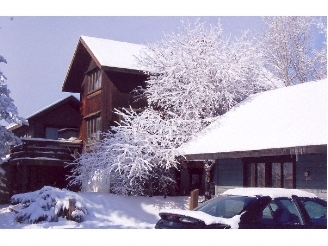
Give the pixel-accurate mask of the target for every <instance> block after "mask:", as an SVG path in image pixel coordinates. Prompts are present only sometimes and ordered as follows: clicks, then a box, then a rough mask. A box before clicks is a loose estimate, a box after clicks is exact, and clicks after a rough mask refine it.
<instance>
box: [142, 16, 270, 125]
mask: <svg viewBox="0 0 328 246" xmlns="http://www.w3.org/2000/svg"><path fill="white" fill-rule="evenodd" d="M182 24H183V25H182V29H181V30H180V32H179V33H173V34H171V35H166V36H165V38H164V39H163V40H162V41H160V42H157V43H153V44H149V45H148V46H147V50H146V52H144V54H143V55H141V56H140V57H139V62H140V63H141V64H142V65H143V66H144V67H145V70H146V71H151V72H150V73H149V74H150V77H149V79H148V80H147V81H146V82H147V88H146V90H145V91H144V96H145V97H146V98H147V100H148V102H149V104H150V105H151V106H152V107H154V108H155V109H160V110H164V111H169V112H174V113H176V114H178V115H179V116H180V117H182V118H183V119H194V120H198V119H205V118H209V117H215V116H218V115H221V114H223V113H225V112H226V111H228V110H229V109H230V108H231V107H233V106H234V105H235V104H236V103H238V102H240V101H241V100H243V99H245V98H246V97H247V96H248V95H250V94H253V93H256V92H259V91H263V90H267V89H271V88H273V87H274V86H275V84H274V81H273V80H272V77H271V76H270V74H269V73H268V72H267V71H266V70H264V69H263V58H262V54H261V53H260V52H259V45H258V43H256V42H255V39H252V38H251V37H250V35H249V34H248V33H247V32H245V33H243V34H242V35H241V37H239V38H236V39H233V40H232V39H229V38H225V37H224V35H223V30H222V27H221V25H220V23H218V25H217V26H211V27H209V28H206V25H205V23H202V22H200V21H197V22H196V23H195V24H190V23H182ZM197 131H198V129H197Z"/></svg>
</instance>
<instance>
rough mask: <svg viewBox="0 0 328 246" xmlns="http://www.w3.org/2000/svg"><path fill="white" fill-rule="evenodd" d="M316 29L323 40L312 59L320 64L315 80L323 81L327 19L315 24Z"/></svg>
mask: <svg viewBox="0 0 328 246" xmlns="http://www.w3.org/2000/svg"><path fill="white" fill-rule="evenodd" d="M317 27H318V29H319V30H320V33H321V34H323V36H324V38H325V39H324V42H323V46H322V48H321V49H320V50H315V52H314V57H315V59H316V61H315V62H316V63H317V64H320V66H318V68H317V79H324V78H327V19H325V21H323V20H322V19H320V20H319V21H318V22H317Z"/></svg>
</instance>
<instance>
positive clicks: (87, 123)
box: [62, 36, 147, 145]
mask: <svg viewBox="0 0 328 246" xmlns="http://www.w3.org/2000/svg"><path fill="white" fill-rule="evenodd" d="M142 48H143V46H142V45H138V44H131V43H125V42H118V41H113V40H108V39H100V38H94V37H86V36H81V38H80V39H79V41H78V44H77V47H76V50H75V53H74V56H73V59H72V61H71V64H70V67H69V69H68V72H67V75H66V78H65V80H64V83H63V86H62V91H64V92H73V93H79V94H80V101H81V110H80V113H81V117H82V121H81V125H80V135H79V136H80V137H79V139H80V140H82V141H83V143H84V144H85V145H87V144H88V143H90V142H92V141H93V140H94V139H96V138H99V134H98V132H99V131H100V132H106V131H108V130H109V127H110V126H112V125H114V124H115V121H118V120H119V118H118V116H117V115H115V114H114V112H113V109H114V108H118V109H120V108H123V107H125V108H129V107H130V106H131V107H132V108H133V109H135V110H138V109H142V108H143V107H144V106H146V105H147V104H146V102H145V101H137V102H135V98H134V95H133V94H132V93H131V92H132V90H133V89H135V88H137V87H138V86H144V82H145V80H146V78H147V77H146V75H145V73H144V72H143V71H142V69H140V68H139V67H138V64H137V60H136V58H135V57H136V56H137V55H138V53H139V52H140V51H141V49H142Z"/></svg>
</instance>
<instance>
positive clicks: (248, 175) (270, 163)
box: [243, 156, 295, 189]
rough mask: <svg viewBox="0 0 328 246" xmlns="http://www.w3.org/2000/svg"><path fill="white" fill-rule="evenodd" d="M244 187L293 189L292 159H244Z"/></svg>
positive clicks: (293, 164)
mask: <svg viewBox="0 0 328 246" xmlns="http://www.w3.org/2000/svg"><path fill="white" fill-rule="evenodd" d="M243 162H244V186H246V187H281V188H291V189H292V188H295V167H294V166H295V160H294V157H290V156H287V157H286V156H285V157H263V158H245V159H244V160H243Z"/></svg>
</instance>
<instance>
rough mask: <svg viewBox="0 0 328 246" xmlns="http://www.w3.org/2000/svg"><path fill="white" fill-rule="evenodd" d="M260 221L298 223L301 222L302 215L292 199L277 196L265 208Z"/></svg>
mask: <svg viewBox="0 0 328 246" xmlns="http://www.w3.org/2000/svg"><path fill="white" fill-rule="evenodd" d="M259 222H260V223H262V224H265V225H297V224H301V216H300V214H299V212H298V209H297V208H296V206H295V204H294V202H293V201H292V200H290V199H288V198H276V199H274V200H272V201H271V202H270V203H269V204H268V205H267V206H266V207H265V208H264V210H263V211H262V216H261V218H260V220H259Z"/></svg>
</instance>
